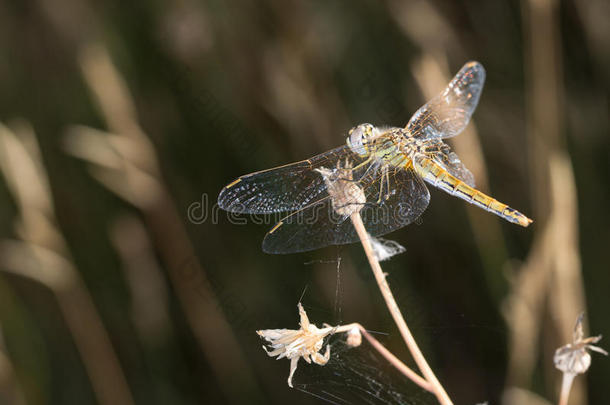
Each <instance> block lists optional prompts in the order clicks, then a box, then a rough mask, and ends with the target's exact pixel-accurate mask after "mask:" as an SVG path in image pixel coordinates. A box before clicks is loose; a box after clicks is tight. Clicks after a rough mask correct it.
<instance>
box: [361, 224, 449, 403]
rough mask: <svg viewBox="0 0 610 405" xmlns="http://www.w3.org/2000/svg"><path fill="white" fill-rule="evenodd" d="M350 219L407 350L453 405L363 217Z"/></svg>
mask: <svg viewBox="0 0 610 405" xmlns="http://www.w3.org/2000/svg"><path fill="white" fill-rule="evenodd" d="M350 218H351V220H352V224H353V225H354V228H355V229H356V232H357V233H358V237H359V238H360V242H361V243H362V247H363V248H364V252H365V254H366V257H367V259H368V261H369V264H370V265H371V269H372V270H373V274H374V275H375V280H376V281H377V284H378V285H379V289H380V290H381V294H382V295H383V298H384V299H385V302H386V305H387V307H388V310H389V311H390V314H392V318H394V322H395V323H396V326H397V327H398V330H399V331H400V334H401V335H402V338H403V340H404V342H405V344H406V345H407V348H408V349H409V351H410V352H411V355H412V356H413V359H414V360H415V362H416V363H417V366H418V367H419V369H420V370H421V372H422V374H423V375H424V377H425V378H426V380H427V381H428V382H429V383H430V384H431V385H432V387H433V391H432V392H433V393H434V395H436V398H437V399H438V401H439V402H440V403H441V404H442V405H453V402H451V399H450V398H449V395H447V392H445V389H444V388H443V386H442V385H441V383H440V382H439V381H438V379H437V378H436V375H434V372H433V371H432V368H430V366H429V365H428V362H427V361H426V359H425V357H424V355H423V354H422V352H421V350H420V349H419V347H418V346H417V343H416V342H415V338H414V337H413V335H412V334H411V331H410V330H409V327H408V326H407V323H406V322H405V319H404V317H403V316H402V313H401V312H400V309H399V308H398V304H397V303H396V300H395V299H394V295H393V294H392V291H391V290H390V286H389V285H388V282H387V281H386V279H385V274H384V273H383V271H382V269H381V266H380V264H379V261H378V260H377V258H376V256H375V252H374V251H373V247H372V246H371V242H370V240H369V235H368V233H367V232H366V229H365V228H364V224H363V223H362V217H361V216H360V213H358V212H356V213H354V214H352V215H351V217H350Z"/></svg>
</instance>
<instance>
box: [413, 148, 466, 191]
mask: <svg viewBox="0 0 610 405" xmlns="http://www.w3.org/2000/svg"><path fill="white" fill-rule="evenodd" d="M425 148H426V149H425V153H426V154H427V155H428V156H430V157H431V158H432V159H434V161H435V162H436V163H438V164H439V165H441V166H442V167H444V168H445V169H446V170H447V171H448V172H449V173H451V174H452V175H454V176H455V177H457V178H458V179H460V180H462V181H463V182H464V183H466V184H468V185H469V186H470V187H474V186H475V184H474V176H473V175H472V173H471V172H470V170H468V168H467V167H466V166H464V164H463V163H462V161H461V160H460V158H459V157H458V155H457V154H456V153H455V152H452V151H451V148H450V147H449V145H447V144H446V143H445V142H443V141H442V140H440V139H437V140H431V141H429V142H427V145H426V147H425Z"/></svg>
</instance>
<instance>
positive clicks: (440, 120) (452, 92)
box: [407, 62, 485, 139]
mask: <svg viewBox="0 0 610 405" xmlns="http://www.w3.org/2000/svg"><path fill="white" fill-rule="evenodd" d="M484 83H485V69H484V68H483V65H481V64H480V63H478V62H468V63H466V64H465V65H464V66H463V67H462V69H460V71H459V72H458V73H457V74H456V75H455V77H454V78H453V80H451V82H450V83H449V85H448V86H447V88H446V89H445V90H444V91H443V92H442V93H440V94H439V95H438V96H436V97H434V98H433V99H432V100H430V101H429V102H428V103H426V104H425V105H424V106H423V107H421V108H420V109H419V110H417V112H416V113H415V114H413V117H411V119H410V120H409V123H408V124H407V129H408V130H409V131H410V132H411V134H412V135H413V136H414V137H416V138H420V139H441V138H449V137H452V136H455V135H457V134H459V133H460V132H462V130H463V129H464V128H465V127H466V125H467V124H468V122H469V121H470V117H471V116H472V113H473V112H474V110H475V108H477V104H478V103H479V97H480V96H481V91H482V90H483V84H484Z"/></svg>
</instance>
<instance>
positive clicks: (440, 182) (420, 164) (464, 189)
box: [413, 156, 533, 226]
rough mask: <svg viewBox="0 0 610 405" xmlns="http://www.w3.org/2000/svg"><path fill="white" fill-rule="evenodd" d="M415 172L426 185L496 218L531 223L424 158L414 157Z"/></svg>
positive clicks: (515, 211) (506, 206) (522, 223)
mask: <svg viewBox="0 0 610 405" xmlns="http://www.w3.org/2000/svg"><path fill="white" fill-rule="evenodd" d="M413 167H414V168H415V171H416V172H417V173H418V174H419V175H420V176H421V177H422V178H423V179H424V180H426V181H427V182H428V183H430V184H432V185H433V186H435V187H438V188H440V189H441V190H444V191H446V192H447V193H449V194H451V195H453V196H456V197H459V198H461V199H463V200H465V201H468V202H469V203H471V204H474V205H476V206H478V207H480V208H483V209H485V210H487V211H489V212H491V213H493V214H496V215H497V216H499V217H501V218H504V219H505V220H507V221H509V222H513V223H515V224H519V225H521V226H528V225H529V224H531V223H532V222H533V221H532V220H531V219H529V218H528V217H526V216H525V215H523V214H522V213H520V212H519V211H517V210H515V209H513V208H511V207H509V206H508V205H506V204H503V203H501V202H500V201H498V200H496V199H495V198H492V197H490V196H488V195H486V194H484V193H482V192H480V191H479V190H477V189H475V188H473V187H470V186H469V185H468V184H466V183H464V182H463V181H462V180H460V179H458V178H456V177H455V176H453V175H451V173H449V172H448V171H447V170H445V169H444V168H443V167H442V166H440V165H439V164H437V163H436V162H434V161H433V160H432V159H429V158H427V157H424V156H419V157H416V158H415V160H414V162H413Z"/></svg>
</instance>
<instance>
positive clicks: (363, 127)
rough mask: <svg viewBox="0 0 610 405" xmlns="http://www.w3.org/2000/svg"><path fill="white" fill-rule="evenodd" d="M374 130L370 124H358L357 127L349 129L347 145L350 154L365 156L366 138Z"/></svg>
mask: <svg viewBox="0 0 610 405" xmlns="http://www.w3.org/2000/svg"><path fill="white" fill-rule="evenodd" d="M374 128H375V127H373V126H372V125H371V124H360V125H358V126H357V127H354V128H352V129H350V131H349V137H348V138H347V145H348V146H349V147H350V149H351V150H352V152H354V153H357V154H358V155H360V156H366V155H367V154H368V152H367V150H366V147H365V144H366V141H367V138H368V137H369V136H371V135H372V134H373V130H374Z"/></svg>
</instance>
